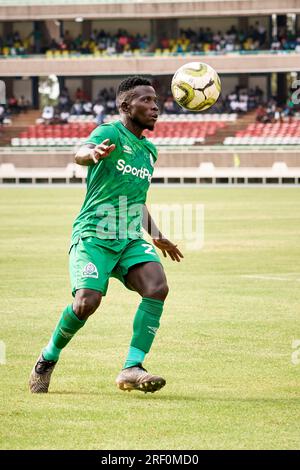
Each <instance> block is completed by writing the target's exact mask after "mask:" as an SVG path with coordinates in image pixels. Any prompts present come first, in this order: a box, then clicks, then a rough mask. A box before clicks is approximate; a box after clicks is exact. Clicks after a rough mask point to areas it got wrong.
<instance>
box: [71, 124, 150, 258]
mask: <svg viewBox="0 0 300 470" xmlns="http://www.w3.org/2000/svg"><path fill="white" fill-rule="evenodd" d="M105 139H109V140H110V142H109V144H115V146H116V148H115V150H113V152H111V154H110V155H109V156H108V157H106V158H104V159H103V160H100V161H99V163H97V164H95V165H91V166H89V168H88V174H87V193H86V197H85V200H84V203H83V205H82V207H81V210H80V213H79V215H78V216H77V218H76V219H75V222H74V225H73V233H72V242H71V244H72V245H73V244H75V243H77V242H78V240H79V239H80V237H81V238H85V237H89V236H92V237H97V238H98V239H99V244H100V245H103V246H106V247H109V248H110V249H112V250H116V251H119V250H120V249H122V248H123V247H124V246H125V245H126V243H128V239H131V238H137V237H139V236H141V228H142V208H143V205H144V204H145V202H146V196H147V191H148V188H149V186H150V182H151V177H152V174H153V170H154V168H153V166H154V163H155V161H156V159H157V150H156V148H155V146H154V145H153V144H152V143H151V142H150V141H149V140H147V139H146V138H145V137H142V138H141V139H139V138H138V137H136V136H135V135H134V134H133V133H132V132H130V131H129V130H128V129H127V128H126V127H125V126H124V125H123V124H122V123H121V122H120V121H116V122H112V123H109V124H102V125H101V126H98V127H97V128H96V129H94V131H93V132H92V133H91V134H90V136H89V137H88V139H87V141H86V143H92V144H95V145H99V144H100V143H101V142H103V140H105Z"/></svg>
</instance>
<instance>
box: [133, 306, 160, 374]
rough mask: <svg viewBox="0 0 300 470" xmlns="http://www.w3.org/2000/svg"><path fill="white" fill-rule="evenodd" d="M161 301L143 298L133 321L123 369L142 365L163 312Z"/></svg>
mask: <svg viewBox="0 0 300 470" xmlns="http://www.w3.org/2000/svg"><path fill="white" fill-rule="evenodd" d="M163 306H164V302H163V301H162V300H156V299H149V298H147V297H143V300H142V302H141V303H140V305H139V308H138V310H137V312H136V315H135V317H134V321H133V336H132V340H131V343H130V348H129V351H128V356H127V359H126V362H125V365H124V368H125V369H126V368H127V367H133V366H135V365H136V364H138V363H142V362H143V360H144V358H145V355H146V353H148V352H149V351H150V348H151V345H152V343H153V340H154V337H155V335H156V332H157V330H158V328H159V320H160V317H161V314H162V311H163Z"/></svg>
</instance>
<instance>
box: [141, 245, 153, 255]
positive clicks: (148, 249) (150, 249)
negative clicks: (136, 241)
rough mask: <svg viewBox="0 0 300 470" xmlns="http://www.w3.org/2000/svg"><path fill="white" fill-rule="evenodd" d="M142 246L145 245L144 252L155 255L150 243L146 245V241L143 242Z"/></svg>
mask: <svg viewBox="0 0 300 470" xmlns="http://www.w3.org/2000/svg"><path fill="white" fill-rule="evenodd" d="M142 246H145V247H146V250H145V253H147V254H148V253H149V254H150V255H155V252H154V251H153V250H154V248H153V246H152V245H148V243H143V244H142Z"/></svg>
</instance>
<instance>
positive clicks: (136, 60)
mask: <svg viewBox="0 0 300 470" xmlns="http://www.w3.org/2000/svg"><path fill="white" fill-rule="evenodd" d="M299 3H300V0H299ZM197 60H198V61H199V60H200V61H204V62H206V63H207V64H209V65H211V66H212V67H214V68H215V69H216V70H217V71H218V72H219V73H225V74H232V73H236V74H237V73H264V72H298V71H300V54H297V53H290V54H286V53H279V54H276V55H274V54H267V53H264V54H253V55H252V54H251V55H248V54H234V53H233V54H226V55H220V56H210V55H207V56H193V55H184V56H181V57H159V56H153V57H139V56H137V57H118V58H117V59H116V58H104V57H103V58H96V57H84V56H82V57H79V58H75V59H63V58H59V59H45V57H37V58H28V59H24V58H9V59H0V76H2V77H16V76H26V77H28V76H29V77H32V76H43V75H50V74H52V73H53V74H55V75H60V76H61V75H63V76H99V75H101V76H110V75H127V74H132V73H137V74H150V75H168V74H173V73H174V71H175V70H177V68H178V67H181V66H182V65H183V64H186V63H187V62H193V61H197Z"/></svg>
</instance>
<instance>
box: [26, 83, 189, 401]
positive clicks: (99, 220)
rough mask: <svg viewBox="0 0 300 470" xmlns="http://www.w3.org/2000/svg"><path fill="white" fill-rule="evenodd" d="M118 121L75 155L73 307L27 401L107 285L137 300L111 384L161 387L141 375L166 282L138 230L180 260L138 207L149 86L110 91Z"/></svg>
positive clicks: (152, 114)
mask: <svg viewBox="0 0 300 470" xmlns="http://www.w3.org/2000/svg"><path fill="white" fill-rule="evenodd" d="M117 105H118V108H119V111H120V115H121V120H120V121H116V122H111V123H109V124H102V125H100V126H98V127H97V128H96V129H94V131H93V132H92V133H91V135H90V136H89V137H88V139H87V142H86V144H85V145H84V146H83V147H81V148H80V149H79V151H78V152H77V154H76V156H75V161H76V163H78V164H79V165H86V166H88V175H87V193H86V197H85V200H84V203H83V205H82V207H81V210H80V213H79V215H78V216H77V218H76V219H75V222H74V225H73V232H72V240H71V247H70V252H69V254H70V276H71V284H72V295H73V297H74V301H73V304H70V305H68V306H67V307H66V308H65V310H64V311H63V312H62V315H61V317H60V319H59V321H58V323H57V325H56V327H55V329H54V332H53V334H52V336H51V338H50V341H49V343H48V344H47V346H46V347H45V348H44V349H43V351H42V353H41V355H40V357H39V358H38V360H37V362H36V364H35V366H34V368H33V370H32V372H31V375H30V380H29V387H30V390H31V392H32V393H46V392H48V388H49V383H50V378H51V374H52V372H53V369H54V367H55V366H56V364H57V361H58V359H59V356H60V353H61V351H62V349H63V348H64V347H65V346H66V345H67V344H68V343H69V341H70V340H71V338H72V337H73V336H74V335H75V334H76V333H77V331H78V330H79V329H80V328H82V327H83V326H84V324H85V322H86V320H87V319H88V318H89V316H90V315H92V314H93V313H94V312H95V311H96V310H97V308H98V307H99V305H100V303H101V299H102V296H105V295H106V292H107V288H108V282H109V278H110V277H116V278H117V279H119V280H120V281H121V282H122V283H123V284H124V285H125V286H126V287H127V288H128V289H131V290H133V291H136V292H137V293H138V294H139V295H140V296H141V298H142V299H141V303H140V305H139V307H138V309H137V312H136V314H135V317H134V321H133V335H132V339H131V343H130V347H129V351H128V355H127V358H126V361H125V364H124V368H123V369H122V370H121V372H120V374H119V375H118V377H117V379H116V383H117V386H118V387H119V388H120V389H121V390H128V391H131V390H140V391H144V392H155V391H156V390H159V389H161V388H162V387H163V386H164V385H165V383H166V381H165V379H164V378H163V377H160V376H158V375H152V374H150V373H148V372H147V371H146V369H144V367H143V365H142V364H143V361H144V359H145V356H146V354H147V353H148V352H149V351H150V348H151V345H152V342H153V339H154V337H155V335H156V332H157V330H158V328H159V324H160V317H161V314H162V311H163V306H164V301H165V299H166V297H167V294H168V286H167V280H166V276H165V273H164V269H163V267H162V264H161V262H160V259H159V257H158V255H157V253H156V251H155V248H154V246H153V245H152V244H150V243H148V242H146V241H145V240H143V238H142V232H141V229H142V227H144V228H145V229H146V230H147V232H148V233H149V234H150V235H151V236H152V238H153V243H154V245H155V246H156V247H157V248H159V249H160V250H161V251H162V253H163V255H164V257H167V255H168V256H170V258H171V259H172V260H173V261H177V262H179V261H180V258H183V255H182V253H181V252H180V250H179V249H178V248H177V245H174V244H173V243H172V242H171V241H169V240H167V239H166V238H164V236H163V235H162V233H161V232H160V231H159V229H158V228H157V227H156V225H155V223H154V221H153V219H152V218H151V216H150V214H149V212H148V210H147V207H146V205H145V202H146V195H147V191H148V188H149V185H150V181H151V175H152V173H153V165H154V162H155V161H156V159H157V151H156V148H155V147H154V145H153V144H152V143H151V142H149V141H148V140H147V139H146V138H145V137H144V136H143V135H142V133H143V130H144V129H150V130H153V129H154V126H155V123H156V120H157V117H158V106H157V96H156V93H155V90H154V88H153V87H152V86H151V82H150V81H149V80H148V79H146V78H143V77H129V78H127V79H125V80H123V81H122V82H121V84H120V85H119V88H118V91H117Z"/></svg>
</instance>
